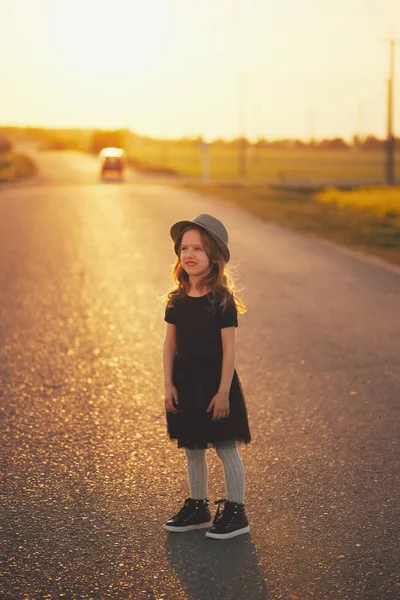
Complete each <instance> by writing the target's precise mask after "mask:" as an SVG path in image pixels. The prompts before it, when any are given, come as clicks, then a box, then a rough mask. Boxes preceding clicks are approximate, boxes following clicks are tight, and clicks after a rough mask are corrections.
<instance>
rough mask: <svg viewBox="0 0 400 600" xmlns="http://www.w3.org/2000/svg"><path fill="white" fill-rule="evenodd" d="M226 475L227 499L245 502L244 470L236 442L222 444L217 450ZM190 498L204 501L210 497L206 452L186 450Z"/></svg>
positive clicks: (240, 502) (218, 445)
mask: <svg viewBox="0 0 400 600" xmlns="http://www.w3.org/2000/svg"><path fill="white" fill-rule="evenodd" d="M215 450H216V452H217V455H218V457H219V458H220V459H221V461H222V465H223V467H224V473H225V487H226V497H227V500H229V501H230V502H237V503H239V504H242V503H243V502H244V468H243V463H242V460H241V458H240V455H239V452H238V450H237V448H236V444H235V442H221V443H220V444H217V446H216V448H215ZM185 453H186V458H187V468H188V476H189V485H190V497H191V498H194V499H195V500H204V499H205V498H207V495H208V465H207V459H206V451H205V450H202V449H200V450H189V449H188V448H185Z"/></svg>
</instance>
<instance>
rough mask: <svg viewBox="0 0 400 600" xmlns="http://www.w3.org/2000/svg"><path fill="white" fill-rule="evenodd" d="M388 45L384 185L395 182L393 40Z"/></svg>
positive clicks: (394, 44) (394, 43)
mask: <svg viewBox="0 0 400 600" xmlns="http://www.w3.org/2000/svg"><path fill="white" fill-rule="evenodd" d="M389 45H390V70H389V80H388V105H387V111H388V112H387V140H386V185H395V184H396V175H395V168H394V160H395V142H396V138H395V135H394V133H393V96H394V55H395V46H396V42H395V40H389Z"/></svg>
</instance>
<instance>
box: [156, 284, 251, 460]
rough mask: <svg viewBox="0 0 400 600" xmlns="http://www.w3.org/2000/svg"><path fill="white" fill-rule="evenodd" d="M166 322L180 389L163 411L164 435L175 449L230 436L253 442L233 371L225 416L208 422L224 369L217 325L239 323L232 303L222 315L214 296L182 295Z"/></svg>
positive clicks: (213, 442)
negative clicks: (168, 408)
mask: <svg viewBox="0 0 400 600" xmlns="http://www.w3.org/2000/svg"><path fill="white" fill-rule="evenodd" d="M165 320H166V321H167V322H168V323H173V324H174V325H175V326H176V355H175V358H174V366H173V383H174V386H175V387H176V389H177V392H178V399H179V404H178V406H177V407H176V408H177V412H176V413H171V412H168V411H167V413H166V414H167V426H168V435H169V437H170V438H171V439H172V440H175V439H176V440H177V441H178V446H179V447H184V448H191V449H194V448H208V447H209V446H215V445H216V444H218V443H219V442H223V441H228V440H234V441H237V442H244V443H245V444H248V443H249V442H250V440H251V436H250V430H249V424H248V420H247V410H246V403H245V399H244V396H243V391H242V387H241V385H240V381H239V377H238V374H237V372H236V369H235V371H234V375H233V378H232V384H231V388H230V392H229V416H228V417H226V418H224V419H218V420H214V421H213V420H212V411H210V412H207V407H208V405H209V404H210V402H211V400H212V399H213V397H214V396H215V394H216V393H217V391H218V388H219V385H220V381H221V368H222V339H221V329H223V328H224V327H232V326H233V327H237V326H238V320H237V310H236V306H235V303H234V301H233V299H232V301H231V302H230V303H229V305H228V307H227V308H226V310H225V311H224V312H223V313H222V311H221V309H220V307H219V302H218V301H213V298H212V295H211V294H207V295H206V296H200V297H194V296H184V297H182V298H180V299H178V300H176V301H175V305H174V306H173V307H171V308H166V311H165Z"/></svg>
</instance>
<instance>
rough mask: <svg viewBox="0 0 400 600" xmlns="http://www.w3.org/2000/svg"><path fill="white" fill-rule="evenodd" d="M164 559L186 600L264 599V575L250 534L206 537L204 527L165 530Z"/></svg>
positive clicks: (266, 595)
mask: <svg viewBox="0 0 400 600" xmlns="http://www.w3.org/2000/svg"><path fill="white" fill-rule="evenodd" d="M165 553H166V557H167V560H168V562H169V563H170V565H171V567H172V568H173V569H174V571H175V573H176V574H177V576H178V577H179V579H180V580H181V583H182V587H183V588H184V590H185V592H186V593H187V595H188V600H211V599H212V600H222V599H223V600H243V598H251V599H252V600H268V598H269V594H268V590H267V588H266V585H265V581H264V576H263V573H262V571H261V568H260V566H259V564H258V557H257V552H256V548H255V546H254V543H253V541H252V539H251V537H250V536H248V535H243V536H239V537H236V538H234V539H231V540H225V541H221V540H210V539H208V538H206V537H205V535H204V531H198V532H197V531H196V532H192V533H190V534H184V535H179V534H176V533H175V534H174V533H171V534H168V536H167V539H166V542H165Z"/></svg>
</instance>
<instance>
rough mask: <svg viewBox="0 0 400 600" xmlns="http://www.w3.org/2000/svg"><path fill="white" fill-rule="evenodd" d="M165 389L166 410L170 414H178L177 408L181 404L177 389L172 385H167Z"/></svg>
mask: <svg viewBox="0 0 400 600" xmlns="http://www.w3.org/2000/svg"><path fill="white" fill-rule="evenodd" d="M164 388H165V390H164V401H165V408H166V409H167V411H168V412H172V413H176V408H175V406H178V404H179V400H178V392H177V389H176V387H175V386H174V385H173V384H172V383H169V384H166V385H165V386H164Z"/></svg>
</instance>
